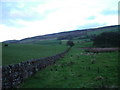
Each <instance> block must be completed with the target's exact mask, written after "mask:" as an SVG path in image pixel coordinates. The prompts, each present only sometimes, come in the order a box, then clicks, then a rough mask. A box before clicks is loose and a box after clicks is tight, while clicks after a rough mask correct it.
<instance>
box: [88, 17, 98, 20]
mask: <svg viewBox="0 0 120 90" xmlns="http://www.w3.org/2000/svg"><path fill="white" fill-rule="evenodd" d="M95 18H96V16H90V17H88V18H87V20H94V19H95Z"/></svg>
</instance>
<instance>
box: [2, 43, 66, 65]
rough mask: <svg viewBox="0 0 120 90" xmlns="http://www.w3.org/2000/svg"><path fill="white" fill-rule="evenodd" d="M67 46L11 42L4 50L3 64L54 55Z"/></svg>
mask: <svg viewBox="0 0 120 90" xmlns="http://www.w3.org/2000/svg"><path fill="white" fill-rule="evenodd" d="M66 48H67V46H65V45H59V44H54V45H53V44H48V45H47V44H46V45H41V44H9V46H8V47H4V45H3V48H2V49H3V50H2V64H3V65H8V64H14V63H19V62H21V61H26V60H30V59H37V58H41V57H47V56H52V55H54V54H56V53H60V52H62V51H64V50H65V49H66Z"/></svg>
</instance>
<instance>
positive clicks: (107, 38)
mask: <svg viewBox="0 0 120 90" xmlns="http://www.w3.org/2000/svg"><path fill="white" fill-rule="evenodd" d="M119 43H120V33H119V32H104V33H101V34H100V35H98V36H96V37H95V38H94V39H93V45H94V46H97V47H119V46H120V44H119Z"/></svg>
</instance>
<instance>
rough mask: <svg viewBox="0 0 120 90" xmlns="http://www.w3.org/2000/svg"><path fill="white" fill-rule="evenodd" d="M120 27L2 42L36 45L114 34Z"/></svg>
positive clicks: (75, 31)
mask: <svg viewBox="0 0 120 90" xmlns="http://www.w3.org/2000/svg"><path fill="white" fill-rule="evenodd" d="M119 27H120V25H114V26H105V27H99V28H91V29H84V30H72V31H67V32H59V33H53V34H47V35H42V36H35V37H29V38H25V39H22V40H16V41H14V40H8V41H4V42H5V43H36V42H39V41H41V40H49V39H52V40H53V39H55V40H57V39H60V40H61V39H62V40H64V39H70V37H72V38H75V37H78V38H81V37H89V36H91V35H94V34H96V35H98V34H100V33H102V32H111V31H112V32H116V31H118V28H119Z"/></svg>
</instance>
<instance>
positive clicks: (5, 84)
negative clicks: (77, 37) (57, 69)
mask: <svg viewBox="0 0 120 90" xmlns="http://www.w3.org/2000/svg"><path fill="white" fill-rule="evenodd" d="M69 50H70V48H68V49H67V50H65V51H64V52H62V53H59V54H56V55H54V56H50V57H45V58H40V59H33V60H28V61H26V62H20V63H18V64H12V65H8V66H3V67H2V88H16V87H17V86H18V85H19V84H20V83H22V82H23V81H24V80H25V79H27V78H28V77H30V76H32V75H34V74H35V73H36V72H37V71H40V70H41V69H43V68H45V67H46V66H49V65H52V64H54V63H55V62H56V61H57V60H58V59H60V58H62V57H63V56H64V55H65V54H66V53H67V52H68V51H69Z"/></svg>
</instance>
